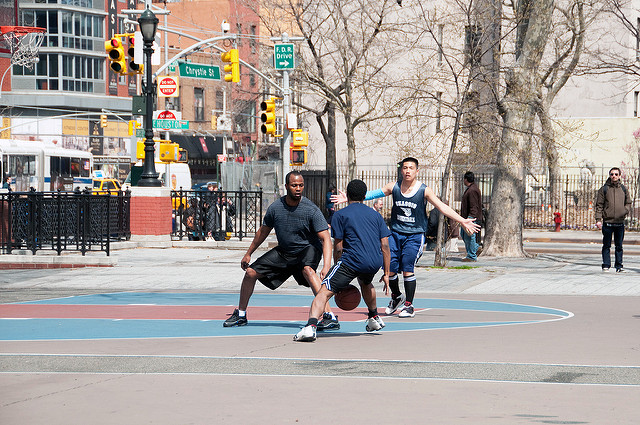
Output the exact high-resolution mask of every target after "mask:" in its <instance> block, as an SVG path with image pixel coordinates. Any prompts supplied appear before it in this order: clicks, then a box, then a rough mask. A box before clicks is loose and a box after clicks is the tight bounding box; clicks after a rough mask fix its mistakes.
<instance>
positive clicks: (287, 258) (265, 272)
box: [249, 245, 322, 289]
mask: <svg viewBox="0 0 640 425" xmlns="http://www.w3.org/2000/svg"><path fill="white" fill-rule="evenodd" d="M321 258H322V251H320V250H319V249H317V248H316V247H315V246H313V245H309V246H308V247H307V248H305V249H303V250H302V251H300V252H299V253H297V254H289V253H286V252H281V251H279V250H278V249H277V248H273V249H271V250H269V251H267V252H266V253H265V254H264V255H263V256H261V257H260V258H258V259H257V260H256V261H254V262H253V263H251V265H250V266H249V267H251V268H252V269H253V270H255V271H256V273H258V274H259V275H260V277H259V278H258V280H259V281H260V283H262V284H263V285H264V286H266V287H267V288H269V289H277V288H278V287H280V285H282V284H283V283H284V281H285V280H287V279H289V277H291V276H293V278H294V279H295V280H296V282H298V285H302V286H307V287H308V286H309V282H307V280H306V279H305V278H304V275H303V274H302V269H304V267H305V266H309V267H311V268H312V269H313V270H314V271H315V270H316V269H317V268H318V264H320V259H321Z"/></svg>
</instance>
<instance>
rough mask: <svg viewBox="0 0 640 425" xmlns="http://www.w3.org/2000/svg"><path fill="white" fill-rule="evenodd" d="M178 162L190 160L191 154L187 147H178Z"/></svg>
mask: <svg viewBox="0 0 640 425" xmlns="http://www.w3.org/2000/svg"><path fill="white" fill-rule="evenodd" d="M177 162H189V154H188V152H187V150H186V149H182V148H180V149H178V159H177Z"/></svg>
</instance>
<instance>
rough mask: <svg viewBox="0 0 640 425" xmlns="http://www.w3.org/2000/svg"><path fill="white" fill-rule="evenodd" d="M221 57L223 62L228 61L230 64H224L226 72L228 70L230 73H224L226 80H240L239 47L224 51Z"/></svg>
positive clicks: (233, 81) (234, 81)
mask: <svg viewBox="0 0 640 425" xmlns="http://www.w3.org/2000/svg"><path fill="white" fill-rule="evenodd" d="M220 57H221V58H222V62H228V65H225V66H224V72H228V74H225V75H224V80H225V81H226V82H232V83H238V82H240V56H239V55H238V49H231V50H229V51H228V52H224V53H223V54H222V55H220Z"/></svg>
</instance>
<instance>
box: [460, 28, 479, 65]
mask: <svg viewBox="0 0 640 425" xmlns="http://www.w3.org/2000/svg"><path fill="white" fill-rule="evenodd" d="M464 32H465V37H464V55H465V64H466V65H471V66H474V65H476V64H478V63H479V62H480V57H481V56H482V52H481V36H482V30H481V29H480V26H479V25H469V26H467V27H465V29H464Z"/></svg>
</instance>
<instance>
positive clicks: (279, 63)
mask: <svg viewBox="0 0 640 425" xmlns="http://www.w3.org/2000/svg"><path fill="white" fill-rule="evenodd" d="M273 59H274V61H273V63H274V65H275V68H276V69H294V68H295V67H296V65H295V61H294V56H293V43H291V44H289V43H287V44H276V45H274V46H273Z"/></svg>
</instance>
